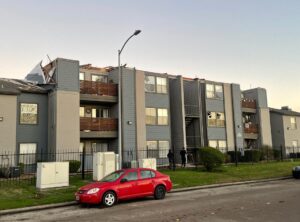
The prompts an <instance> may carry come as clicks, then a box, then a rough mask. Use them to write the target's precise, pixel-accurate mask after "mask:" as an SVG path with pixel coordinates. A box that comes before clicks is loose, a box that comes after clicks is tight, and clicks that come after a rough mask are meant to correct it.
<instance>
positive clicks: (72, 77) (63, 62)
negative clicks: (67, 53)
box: [55, 58, 79, 92]
mask: <svg viewBox="0 0 300 222" xmlns="http://www.w3.org/2000/svg"><path fill="white" fill-rule="evenodd" d="M55 62H56V63H55V64H56V70H55V78H56V83H57V85H56V87H57V89H58V90H63V91H73V92H79V61H75V60H68V59H60V58H59V59H57V60H56V61H55Z"/></svg>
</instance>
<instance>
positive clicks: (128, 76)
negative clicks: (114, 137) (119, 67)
mask: <svg viewBox="0 0 300 222" xmlns="http://www.w3.org/2000/svg"><path fill="white" fill-rule="evenodd" d="M122 78H123V81H122V101H123V104H122V113H123V115H122V125H123V127H122V133H123V151H125V150H135V149H136V103H135V70H134V69H123V71H122ZM128 121H131V122H132V124H131V125H129V124H128Z"/></svg>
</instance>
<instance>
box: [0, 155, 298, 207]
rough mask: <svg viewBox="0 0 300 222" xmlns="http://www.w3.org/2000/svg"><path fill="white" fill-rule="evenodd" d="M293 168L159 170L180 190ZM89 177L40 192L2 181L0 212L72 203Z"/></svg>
mask: <svg viewBox="0 0 300 222" xmlns="http://www.w3.org/2000/svg"><path fill="white" fill-rule="evenodd" d="M296 165H300V161H295V162H270V163H255V164H253V165H252V164H239V166H238V167H235V165H225V166H222V167H221V168H220V169H218V170H215V171H213V172H206V171H204V170H203V168H198V169H191V168H189V169H182V168H177V169H176V171H171V170H161V172H163V173H165V174H168V175H170V177H171V179H172V182H173V187H174V188H183V187H192V186H200V185H209V184H216V183H227V182H238V181H245V180H255V179H266V178H275V177H283V176H290V175H291V169H292V167H293V166H296ZM89 176H90V177H87V179H86V180H81V177H80V176H73V177H70V186H69V187H67V188H59V189H48V190H44V191H41V192H40V191H37V190H36V189H35V185H34V184H29V183H26V182H23V183H22V182H21V183H12V182H10V183H9V182H7V184H6V183H3V182H1V186H0V210H5V209H12V208H20V207H27V206H36V205H42V204H50V203H61V202H67V201H72V200H74V193H75V191H76V190H77V189H78V188H79V187H80V186H83V185H85V184H87V183H89V182H90V181H91V175H89Z"/></svg>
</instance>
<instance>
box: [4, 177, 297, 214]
mask: <svg viewBox="0 0 300 222" xmlns="http://www.w3.org/2000/svg"><path fill="white" fill-rule="evenodd" d="M292 178H293V177H279V178H272V179H262V180H249V181H242V182H233V183H221V184H212V185H204V186H194V187H187V188H177V189H174V190H171V191H170V193H180V192H188V191H194V190H203V189H211V188H218V187H227V186H236V185H245V184H255V183H266V182H272V181H278V180H287V179H292ZM76 204H77V203H76V201H70V202H65V203H57V204H46V205H39V206H32V207H24V208H17V209H9V210H0V216H3V215H8V214H17V213H25V212H32V211H38V210H47V209H53V208H59V207H67V206H73V205H76Z"/></svg>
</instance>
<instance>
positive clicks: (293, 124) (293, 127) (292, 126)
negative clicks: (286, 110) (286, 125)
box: [290, 116, 297, 130]
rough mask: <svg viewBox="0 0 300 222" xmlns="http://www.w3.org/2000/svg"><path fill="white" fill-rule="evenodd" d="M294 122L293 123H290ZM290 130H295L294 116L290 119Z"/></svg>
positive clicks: (295, 120)
mask: <svg viewBox="0 0 300 222" xmlns="http://www.w3.org/2000/svg"><path fill="white" fill-rule="evenodd" d="M292 120H294V122H293V121H292ZM290 124H291V130H296V129H297V118H296V117H295V116H292V117H290Z"/></svg>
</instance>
